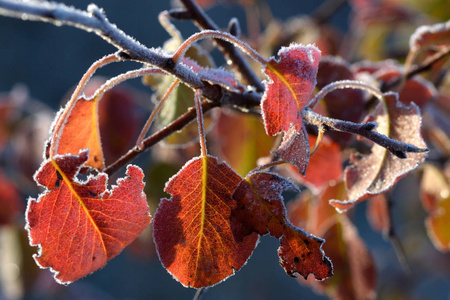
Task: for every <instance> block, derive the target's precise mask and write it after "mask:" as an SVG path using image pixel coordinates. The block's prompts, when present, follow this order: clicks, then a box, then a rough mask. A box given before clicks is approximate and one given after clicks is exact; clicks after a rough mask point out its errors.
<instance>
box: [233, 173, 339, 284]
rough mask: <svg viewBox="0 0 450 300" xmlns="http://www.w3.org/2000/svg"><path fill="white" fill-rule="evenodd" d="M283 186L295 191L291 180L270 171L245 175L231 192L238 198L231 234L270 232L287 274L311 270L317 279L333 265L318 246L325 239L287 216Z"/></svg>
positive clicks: (243, 235)
mask: <svg viewBox="0 0 450 300" xmlns="http://www.w3.org/2000/svg"><path fill="white" fill-rule="evenodd" d="M286 189H294V190H297V191H298V188H297V187H296V186H295V185H294V184H293V183H292V182H290V181H288V180H287V179H285V178H283V177H281V176H279V175H276V174H273V173H266V172H255V173H252V174H251V175H250V176H249V177H247V178H245V179H244V180H243V181H242V182H241V183H240V184H239V185H238V187H237V188H236V191H235V192H234V194H233V198H234V199H235V200H236V202H237V205H236V207H235V208H234V209H233V210H232V214H231V228H232V230H233V234H234V237H235V238H236V239H237V240H238V241H239V240H241V239H243V238H244V237H245V236H248V235H250V234H252V232H257V233H258V234H259V235H264V234H267V233H269V234H270V235H272V236H274V237H275V238H279V239H280V248H279V249H278V256H279V257H280V265H281V266H282V267H283V268H284V269H285V271H286V273H287V274H288V275H289V276H295V275H294V274H295V273H299V274H300V275H302V276H303V277H304V278H307V277H308V275H309V274H314V277H315V278H316V279H317V280H322V279H325V278H327V277H330V276H331V275H332V270H333V268H332V266H331V262H330V261H329V260H328V258H327V257H326V256H324V252H323V251H322V249H321V246H322V244H323V242H324V240H322V239H320V238H317V237H315V236H313V235H310V234H309V233H307V232H306V231H304V230H302V229H300V228H296V227H294V226H292V224H291V223H289V221H288V220H287V219H286V208H285V206H284V203H283V198H282V196H281V192H283V191H284V190H286Z"/></svg>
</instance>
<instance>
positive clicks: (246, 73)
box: [181, 0, 264, 93]
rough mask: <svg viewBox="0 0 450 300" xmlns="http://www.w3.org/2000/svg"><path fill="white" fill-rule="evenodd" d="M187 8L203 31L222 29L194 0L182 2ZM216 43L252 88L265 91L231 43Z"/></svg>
mask: <svg viewBox="0 0 450 300" xmlns="http://www.w3.org/2000/svg"><path fill="white" fill-rule="evenodd" d="M181 2H182V3H183V5H184V6H185V7H186V10H187V12H188V14H189V15H190V16H191V18H192V20H193V21H194V23H195V24H196V25H197V26H198V27H199V28H200V29H202V30H207V29H209V30H220V28H219V27H218V26H217V25H216V24H215V23H214V22H213V21H212V20H211V19H210V18H209V17H208V15H207V14H206V13H205V12H204V11H203V10H202V9H201V8H200V7H199V6H198V5H197V4H196V3H195V2H194V1H192V0H181ZM215 42H216V43H217V46H218V48H219V50H220V51H222V53H223V54H224V55H225V56H226V58H227V59H228V60H230V61H231V62H232V64H233V66H235V67H236V69H237V70H238V72H239V73H240V74H241V75H242V77H243V78H245V80H246V81H247V82H248V83H249V84H250V85H252V86H254V87H255V88H256V90H257V91H258V92H260V93H261V92H263V91H264V86H263V84H262V83H261V80H260V79H259V78H258V76H256V74H255V73H254V72H253V70H252V69H251V68H250V66H249V64H248V63H247V61H245V59H244V58H243V57H242V56H241V54H240V53H239V52H238V51H237V49H236V48H235V47H234V46H233V45H232V44H230V43H228V42H226V41H223V40H220V39H216V40H215Z"/></svg>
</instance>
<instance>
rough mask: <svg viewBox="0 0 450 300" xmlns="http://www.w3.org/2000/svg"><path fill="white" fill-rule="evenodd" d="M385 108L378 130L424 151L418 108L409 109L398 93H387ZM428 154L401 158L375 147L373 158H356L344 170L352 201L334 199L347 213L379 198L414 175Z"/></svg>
mask: <svg viewBox="0 0 450 300" xmlns="http://www.w3.org/2000/svg"><path fill="white" fill-rule="evenodd" d="M384 103H385V104H384V107H383V105H382V104H380V105H379V106H378V107H377V109H376V113H375V116H374V118H375V121H376V122H377V123H378V124H379V125H378V127H377V131H378V132H379V133H382V134H385V135H386V136H388V137H390V138H392V139H394V140H397V141H400V142H403V143H407V144H412V145H415V146H417V147H420V148H426V145H425V142H424V141H423V139H422V137H421V133H420V129H421V120H422V118H421V116H420V112H419V109H418V107H417V106H416V105H415V104H414V103H411V105H410V106H405V105H403V104H402V103H400V102H399V101H398V100H397V97H396V94H391V93H388V94H385V101H384ZM426 155H427V154H426V153H424V152H422V153H408V157H407V158H404V159H400V158H399V157H397V156H395V155H393V154H392V153H390V152H389V151H388V150H386V148H384V147H381V146H379V145H377V144H375V145H373V146H372V153H371V154H369V155H360V154H356V155H352V156H351V158H350V163H352V165H351V166H349V167H347V168H346V169H345V171H344V179H345V183H346V187H347V192H348V198H349V199H348V200H346V201H339V200H331V201H330V204H331V205H333V206H334V207H336V208H337V209H338V210H341V211H343V210H346V209H348V208H350V207H351V206H353V204H355V203H356V202H357V201H358V200H359V199H362V198H363V197H364V196H366V195H376V194H379V193H382V192H384V191H386V190H388V189H389V188H390V187H391V186H392V185H393V184H394V183H395V182H396V181H397V180H398V179H399V178H401V177H402V176H404V175H406V174H407V173H409V172H411V171H412V170H414V169H415V168H417V166H418V165H419V164H420V163H421V162H423V161H424V159H425V157H426Z"/></svg>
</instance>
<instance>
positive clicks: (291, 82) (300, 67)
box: [261, 44, 320, 136]
mask: <svg viewBox="0 0 450 300" xmlns="http://www.w3.org/2000/svg"><path fill="white" fill-rule="evenodd" d="M278 55H279V56H280V59H279V60H278V61H277V60H275V59H274V58H271V59H270V60H269V62H268V64H267V67H266V69H265V70H264V72H265V73H266V74H267V75H268V76H269V78H270V79H271V80H270V82H266V83H265V85H266V90H265V92H264V95H263V97H262V102H261V106H262V113H263V118H264V126H265V128H266V132H267V134H268V135H270V136H273V135H276V134H277V133H280V132H287V131H288V130H289V128H290V127H291V125H292V126H293V127H294V129H295V131H296V132H300V131H301V128H302V116H301V111H302V109H303V108H304V107H305V106H306V104H307V102H308V100H309V98H310V95H311V93H312V91H313V90H314V87H315V85H316V75H317V68H318V66H319V59H320V50H319V49H318V48H317V47H315V46H313V45H307V46H303V45H299V44H291V45H290V46H289V47H287V48H285V47H284V48H282V49H281V50H280V51H279V52H278Z"/></svg>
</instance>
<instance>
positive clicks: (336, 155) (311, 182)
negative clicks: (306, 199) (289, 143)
mask: <svg viewBox="0 0 450 300" xmlns="http://www.w3.org/2000/svg"><path fill="white" fill-rule="evenodd" d="M316 139H317V136H314V135H309V144H310V145H314V144H315V143H316ZM341 160H342V158H341V150H340V147H339V145H338V144H337V143H336V142H334V141H333V140H332V139H331V138H329V137H327V136H324V137H323V139H322V143H321V145H320V147H319V149H318V150H317V151H316V153H314V155H313V156H311V157H310V158H309V163H308V166H309V168H308V172H307V173H306V176H304V177H303V176H299V175H298V174H299V173H301V172H298V169H297V168H295V167H292V169H293V170H294V171H295V172H292V173H294V176H295V178H296V179H298V180H299V181H300V182H303V183H304V184H306V185H307V186H308V187H309V188H312V189H313V190H314V191H315V192H317V191H319V190H321V189H322V188H323V187H324V186H325V185H327V184H328V182H329V181H330V180H338V179H339V178H340V177H341V176H342V173H343V171H344V170H343V167H342V161H341Z"/></svg>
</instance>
